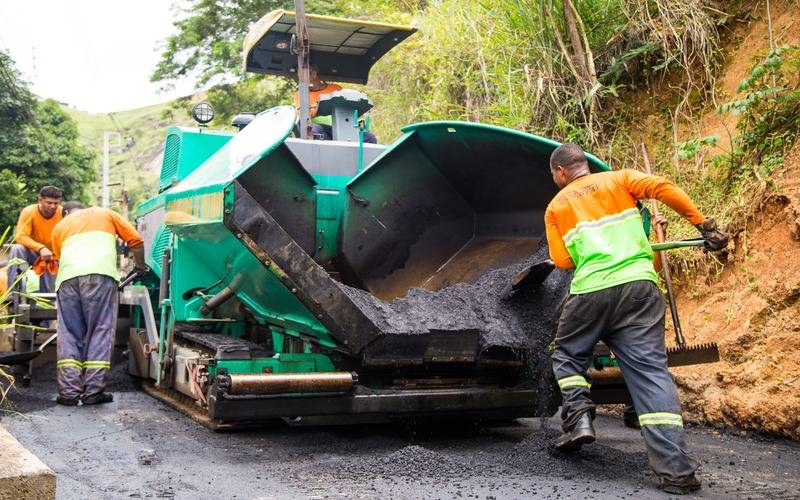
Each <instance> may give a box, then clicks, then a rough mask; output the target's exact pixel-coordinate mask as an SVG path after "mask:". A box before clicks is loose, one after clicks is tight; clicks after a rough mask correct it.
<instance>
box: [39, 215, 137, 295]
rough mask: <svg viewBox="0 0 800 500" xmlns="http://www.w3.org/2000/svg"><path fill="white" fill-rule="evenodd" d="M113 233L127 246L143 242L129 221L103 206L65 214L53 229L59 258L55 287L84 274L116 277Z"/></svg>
mask: <svg viewBox="0 0 800 500" xmlns="http://www.w3.org/2000/svg"><path fill="white" fill-rule="evenodd" d="M117 237H119V238H121V239H122V240H123V241H124V242H125V243H127V244H128V246H129V247H131V248H135V247H138V246H141V245H143V244H144V240H143V239H142V237H141V235H139V233H138V232H137V231H136V229H134V227H133V226H132V225H131V223H130V222H128V221H127V220H125V219H123V218H122V216H121V215H119V214H118V213H116V212H113V211H111V210H109V209H107V208H100V207H92V208H87V209H85V210H80V211H78V212H76V213H74V214H70V215H69V216H67V217H65V218H64V220H63V221H61V222H60V223H58V224H57V225H56V227H55V228H54V229H53V249H52V250H53V256H54V257H55V258H56V259H58V261H59V263H58V264H59V265H58V276H57V277H56V289H58V287H59V286H60V285H61V283H63V282H64V281H66V280H68V279H71V278H74V277H76V276H84V275H88V274H103V275H106V276H110V277H112V278H114V279H119V276H118V273H117Z"/></svg>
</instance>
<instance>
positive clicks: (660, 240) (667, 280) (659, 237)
mask: <svg viewBox="0 0 800 500" xmlns="http://www.w3.org/2000/svg"><path fill="white" fill-rule="evenodd" d="M642 157H643V158H644V169H645V171H646V172H647V173H648V174H651V175H652V174H653V171H652V169H651V168H650V155H648V154H647V146H645V145H644V143H642ZM650 203H651V204H652V207H653V215H654V216H658V215H659V214H660V213H661V211H660V210H659V209H658V202H657V201H656V200H650ZM654 226H655V230H656V244H664V230H663V229H662V228H661V225H660V224H655V225H654ZM687 246H691V245H687ZM673 248H677V247H673ZM658 255H659V257H660V258H661V268H662V271H663V272H664V284H665V285H666V286H667V296H668V297H669V312H670V314H671V315H672V325H673V326H674V327H675V342H676V343H677V344H678V347H684V346H685V345H686V339H685V338H684V337H683V331H682V330H681V321H680V318H679V317H678V308H677V307H676V306H675V294H674V293H673V292H672V277H671V276H670V274H669V263H668V262H667V254H665V253H664V252H662V251H661V250H658Z"/></svg>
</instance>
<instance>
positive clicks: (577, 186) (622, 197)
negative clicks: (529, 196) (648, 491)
mask: <svg viewBox="0 0 800 500" xmlns="http://www.w3.org/2000/svg"><path fill="white" fill-rule="evenodd" d="M550 169H551V173H552V175H553V180H554V181H555V183H556V184H557V185H558V187H559V188H560V189H561V191H560V192H559V193H558V194H557V195H556V196H555V197H554V198H553V200H552V201H551V202H550V204H549V206H548V207H547V211H546V212H545V226H546V231H547V241H548V244H549V248H550V255H551V258H552V260H553V262H554V264H555V266H556V267H559V268H562V269H574V270H575V271H574V275H573V278H572V284H571V287H570V294H569V296H568V297H567V300H566V303H565V305H564V310H563V313H562V315H561V318H560V320H559V325H558V332H557V334H556V339H555V346H556V347H555V352H554V353H553V371H554V372H555V375H556V378H557V381H558V385H559V387H560V388H561V392H562V395H563V398H564V402H563V406H562V412H561V416H562V419H563V422H564V423H563V428H564V434H563V435H562V436H561V437H559V438H558V439H557V441H556V448H557V449H559V450H561V451H565V452H568V451H574V450H577V449H579V448H580V447H581V446H582V445H584V444H587V443H591V442H593V441H594V440H595V431H594V427H593V424H592V421H593V419H594V415H595V403H594V402H592V400H591V399H590V397H589V394H590V388H591V384H590V382H589V380H587V379H586V377H585V374H586V371H587V369H588V368H589V365H590V363H591V360H592V352H593V349H594V346H595V344H596V343H597V342H598V341H599V340H602V341H603V342H605V343H606V344H607V345H608V346H609V347H610V348H611V350H612V351H613V352H614V354H615V355H616V358H617V359H618V361H619V364H620V368H621V370H622V374H623V377H624V378H625V383H626V385H627V387H628V389H629V391H630V394H631V398H632V400H633V403H634V406H635V408H636V411H637V414H638V419H639V424H640V425H641V429H642V436H643V437H644V440H645V444H646V445H647V450H648V457H649V460H650V466H651V467H652V469H653V471H654V473H655V474H656V477H657V479H658V482H659V486H660V487H661V488H663V489H664V490H665V491H668V492H670V493H688V492H691V491H694V490H697V489H699V488H700V482H699V480H698V479H697V478H696V477H695V471H696V470H697V467H698V463H697V461H696V460H694V459H693V458H692V457H691V456H689V455H688V454H687V453H686V451H685V450H686V445H685V442H684V432H683V417H682V416H681V407H680V401H679V399H678V392H677V389H676V387H675V382H674V381H673V379H672V377H671V376H670V374H669V371H668V370H667V353H666V349H665V345H664V312H665V307H664V300H663V298H662V296H661V293H660V291H659V290H658V286H657V284H656V283H657V280H658V278H657V275H656V272H655V269H654V268H653V251H652V250H651V248H650V245H649V243H648V241H647V237H646V235H645V234H644V232H643V231H642V218H641V215H640V213H639V210H638V209H637V206H636V202H637V200H640V199H647V198H649V199H655V200H659V201H661V202H663V203H664V204H666V205H667V206H669V207H670V208H672V209H673V210H675V211H676V212H678V213H679V214H680V215H681V216H682V217H683V218H685V219H686V220H688V221H689V222H691V223H692V224H693V225H694V226H695V227H696V228H697V229H698V230H699V231H700V234H701V235H702V237H703V241H704V246H705V248H706V250H709V251H719V250H722V249H724V248H725V247H726V246H727V243H728V236H727V235H726V234H724V233H723V232H721V231H720V230H719V229H718V228H717V224H716V222H715V220H714V219H713V218H709V217H705V216H704V215H703V214H702V213H701V212H700V211H699V210H698V209H697V207H696V206H695V205H694V203H693V202H692V201H691V200H690V199H689V197H688V196H687V195H686V193H684V192H683V191H682V190H681V189H680V188H678V187H677V186H675V184H673V183H672V182H671V181H669V180H667V179H665V178H663V177H657V176H653V175H648V174H643V173H640V172H636V171H634V170H619V171H613V172H601V173H594V174H593V173H591V172H590V170H589V165H588V163H587V160H586V156H585V155H584V153H583V151H582V150H581V149H580V147H578V146H576V145H574V144H564V145H562V146H560V147H558V148H557V149H556V150H555V151H553V153H552V155H551V157H550ZM659 234H660V232H659Z"/></svg>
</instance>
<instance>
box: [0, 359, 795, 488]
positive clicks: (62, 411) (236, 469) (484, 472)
mask: <svg viewBox="0 0 800 500" xmlns="http://www.w3.org/2000/svg"><path fill="white" fill-rule="evenodd" d="M120 368H121V367H118V368H117V369H116V370H115V371H114V374H113V376H112V381H111V388H110V390H112V391H113V392H114V395H115V400H114V402H113V403H111V404H108V405H103V406H94V407H63V406H58V405H56V404H55V401H54V396H55V382H54V378H55V377H54V368H53V367H52V366H46V367H43V368H42V369H39V370H38V371H37V372H36V375H35V377H34V381H33V384H32V386H31V387H30V388H27V389H20V390H19V392H17V393H14V394H12V395H11V399H12V401H13V402H14V404H15V405H16V409H17V410H18V411H19V413H8V412H3V414H2V415H3V416H2V422H3V424H4V425H6V426H7V428H8V429H9V430H10V431H11V432H12V433H13V434H14V435H15V436H16V437H17V439H19V440H20V441H21V442H22V443H23V444H24V445H25V446H26V447H27V448H28V449H29V450H31V451H32V452H33V453H35V454H36V455H37V456H39V458H41V459H42V460H43V461H44V462H45V463H46V464H47V465H49V466H50V467H51V468H52V469H53V470H54V471H56V473H57V475H58V490H57V491H58V493H57V495H58V498H60V499H83V498H104V499H105V498H108V499H118V498H119V499H123V498H124V499H130V498H176V499H195V498H201V497H206V498H230V499H234V498H235V499H257V498H258V499H266V498H280V499H284V498H426V499H433V498H481V499H491V498H497V499H499V498H575V497H582V498H620V497H635V498H666V497H667V496H666V495H664V494H662V493H660V492H659V491H658V490H656V489H655V488H654V486H653V483H652V477H651V475H650V474H649V471H648V467H647V457H646V453H645V448H644V445H643V443H642V440H641V437H640V435H639V433H638V431H636V430H632V429H627V428H625V427H624V426H623V425H622V421H621V419H620V418H618V417H616V416H614V415H611V414H605V415H602V414H601V415H599V417H598V420H597V430H598V440H597V442H596V443H595V444H593V445H590V446H586V447H584V449H583V450H581V451H580V452H579V453H577V454H575V455H570V456H564V455H561V454H558V453H556V452H554V451H552V448H551V444H552V441H553V439H554V438H555V437H556V436H557V435H558V433H559V427H558V425H559V422H558V420H557V419H545V420H542V419H522V420H518V421H516V422H510V423H505V424H503V425H497V426H491V427H475V426H474V425H467V424H465V425H447V426H445V427H442V426H427V425H426V426H423V427H422V428H418V427H414V428H411V427H409V426H406V425H359V426H339V427H322V428H320V427H289V426H287V425H285V424H283V423H279V424H274V425H271V426H268V427H264V428H261V429H256V430H246V431H237V432H224V433H219V432H213V431H210V430H208V429H206V428H205V427H202V426H200V425H199V424H197V423H195V422H194V421H192V420H190V419H189V418H187V417H185V416H184V415H182V414H181V413H178V412H176V411H174V410H172V409H171V408H169V407H167V406H166V405H164V404H162V403H160V402H158V401H156V400H154V399H152V398H151V397H150V396H148V395H147V394H145V393H144V392H142V391H141V390H140V389H138V388H137V386H136V384H135V383H133V382H132V381H131V380H130V379H128V377H127V375H125V374H124V373H123V370H121V369H120ZM688 443H689V447H690V450H691V451H692V452H693V453H694V454H695V455H696V456H697V458H699V459H700V460H701V462H702V468H701V472H700V476H701V478H702V480H703V483H704V485H703V490H702V491H701V492H700V494H699V495H698V496H699V497H701V498H732V497H736V498H792V497H794V498H800V476H799V475H798V471H800V444H798V443H796V442H792V441H786V440H780V439H773V438H766V437H758V436H753V435H737V434H735V433H731V432H727V431H715V430H712V429H707V428H699V427H691V428H689V429H688Z"/></svg>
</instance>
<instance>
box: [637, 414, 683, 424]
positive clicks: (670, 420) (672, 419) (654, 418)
mask: <svg viewBox="0 0 800 500" xmlns="http://www.w3.org/2000/svg"><path fill="white" fill-rule="evenodd" d="M639 425H641V426H642V427H644V426H645V425H674V426H677V427H683V417H682V416H681V415H680V414H678V413H666V412H657V413H643V414H641V415H639Z"/></svg>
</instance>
